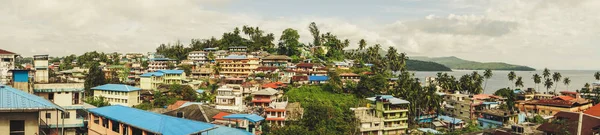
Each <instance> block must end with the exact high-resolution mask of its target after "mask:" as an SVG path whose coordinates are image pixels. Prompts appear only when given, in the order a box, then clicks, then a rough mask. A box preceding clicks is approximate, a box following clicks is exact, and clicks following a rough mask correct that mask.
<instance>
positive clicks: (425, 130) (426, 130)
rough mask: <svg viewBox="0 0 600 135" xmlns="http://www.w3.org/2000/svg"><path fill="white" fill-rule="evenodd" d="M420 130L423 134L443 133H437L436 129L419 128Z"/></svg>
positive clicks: (438, 132)
mask: <svg viewBox="0 0 600 135" xmlns="http://www.w3.org/2000/svg"><path fill="white" fill-rule="evenodd" d="M418 130H419V131H421V132H425V133H432V134H442V132H440V131H437V130H435V129H431V128H418Z"/></svg>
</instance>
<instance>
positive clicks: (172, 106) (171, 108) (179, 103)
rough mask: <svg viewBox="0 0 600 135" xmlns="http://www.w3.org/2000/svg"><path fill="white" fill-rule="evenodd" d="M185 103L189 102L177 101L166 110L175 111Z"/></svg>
mask: <svg viewBox="0 0 600 135" xmlns="http://www.w3.org/2000/svg"><path fill="white" fill-rule="evenodd" d="M187 102H189V101H182V100H179V101H177V102H175V103H173V104H172V105H169V106H167V110H175V109H177V108H179V107H180V106H182V105H183V104H185V103H187Z"/></svg>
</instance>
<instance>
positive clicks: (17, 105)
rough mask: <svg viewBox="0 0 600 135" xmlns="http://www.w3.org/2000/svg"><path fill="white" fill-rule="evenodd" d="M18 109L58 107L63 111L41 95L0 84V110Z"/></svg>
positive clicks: (49, 108)
mask: <svg viewBox="0 0 600 135" xmlns="http://www.w3.org/2000/svg"><path fill="white" fill-rule="evenodd" d="M19 109H40V110H51V109H59V110H62V111H64V109H63V108H61V107H60V106H58V105H56V104H54V103H52V102H50V101H48V100H46V99H44V98H42V97H39V96H36V95H32V94H29V93H27V92H24V91H21V90H18V89H15V88H13V87H10V86H6V85H1V84H0V110H19Z"/></svg>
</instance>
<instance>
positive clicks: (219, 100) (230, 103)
mask: <svg viewBox="0 0 600 135" xmlns="http://www.w3.org/2000/svg"><path fill="white" fill-rule="evenodd" d="M243 102H244V101H243V96H242V93H241V92H239V91H234V90H233V89H232V88H227V87H221V88H219V89H217V96H216V101H215V103H216V104H217V105H216V108H217V109H223V110H233V111H242V110H244V109H245V108H246V107H245V105H244V103H243Z"/></svg>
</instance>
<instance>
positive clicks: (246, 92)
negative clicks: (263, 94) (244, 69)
mask: <svg viewBox="0 0 600 135" xmlns="http://www.w3.org/2000/svg"><path fill="white" fill-rule="evenodd" d="M260 86H261V85H260V83H258V81H255V80H251V81H247V82H244V83H242V94H243V95H242V96H244V97H248V96H250V95H251V94H252V92H256V91H259V90H260V89H261V87H260Z"/></svg>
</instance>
